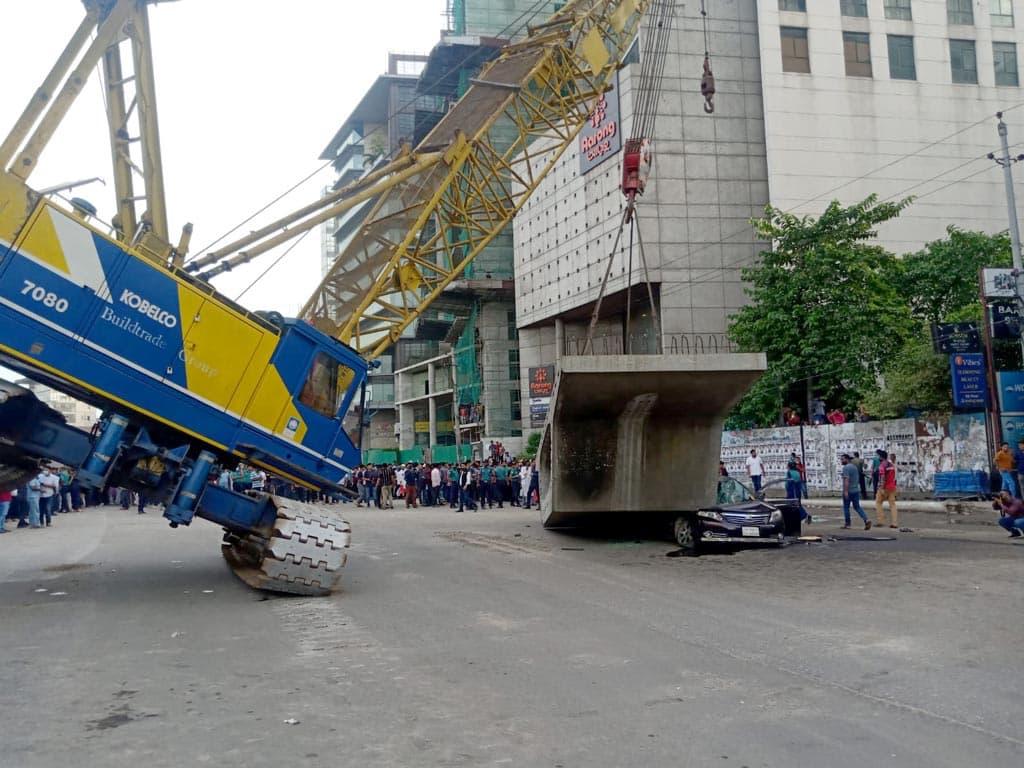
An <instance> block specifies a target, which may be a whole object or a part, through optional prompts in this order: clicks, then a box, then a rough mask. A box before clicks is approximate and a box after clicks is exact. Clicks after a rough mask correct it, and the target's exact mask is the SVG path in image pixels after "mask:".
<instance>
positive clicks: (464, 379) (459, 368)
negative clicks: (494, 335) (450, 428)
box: [455, 303, 481, 413]
mask: <svg viewBox="0 0 1024 768" xmlns="http://www.w3.org/2000/svg"><path fill="white" fill-rule="evenodd" d="M476 324H477V305H476V303H474V304H473V308H472V309H471V310H470V312H469V317H468V318H467V319H466V328H465V330H463V332H462V335H461V336H460V337H459V340H458V341H457V342H455V395H456V398H455V402H456V403H457V404H458V405H459V409H460V413H461V411H462V409H463V407H469V406H472V405H479V403H480V388H481V386H480V367H479V366H478V365H477V361H476V330H477V329H476Z"/></svg>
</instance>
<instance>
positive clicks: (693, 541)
mask: <svg viewBox="0 0 1024 768" xmlns="http://www.w3.org/2000/svg"><path fill="white" fill-rule="evenodd" d="M697 531H698V527H697V521H696V519H695V518H694V517H692V516H691V515H679V517H677V518H676V520H675V523H673V524H672V538H673V539H675V542H676V544H678V545H679V548H680V549H684V550H686V551H687V552H694V551H696V549H697Z"/></svg>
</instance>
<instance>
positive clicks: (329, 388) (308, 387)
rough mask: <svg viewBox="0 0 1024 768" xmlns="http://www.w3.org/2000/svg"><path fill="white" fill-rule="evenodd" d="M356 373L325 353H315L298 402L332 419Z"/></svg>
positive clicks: (336, 413)
mask: <svg viewBox="0 0 1024 768" xmlns="http://www.w3.org/2000/svg"><path fill="white" fill-rule="evenodd" d="M355 377H356V373H355V371H353V370H352V369H351V368H349V367H348V366H346V365H342V364H341V363H339V362H338V361H337V360H335V359H334V358H333V357H331V356H330V355H328V354H326V353H325V352H317V354H316V358H315V359H314V360H313V366H312V367H311V368H310V369H309V375H308V376H307V377H306V383H305V384H303V385H302V392H301V393H300V394H299V402H300V403H302V404H303V405H305V406H308V407H309V408H312V409H313V410H314V411H316V412H318V413H322V414H323V415H324V416H327V417H329V418H332V419H333V418H334V417H335V416H337V415H338V409H339V408H341V403H342V401H343V400H344V399H345V395H346V393H347V392H348V388H349V385H350V384H351V383H352V381H353V379H355Z"/></svg>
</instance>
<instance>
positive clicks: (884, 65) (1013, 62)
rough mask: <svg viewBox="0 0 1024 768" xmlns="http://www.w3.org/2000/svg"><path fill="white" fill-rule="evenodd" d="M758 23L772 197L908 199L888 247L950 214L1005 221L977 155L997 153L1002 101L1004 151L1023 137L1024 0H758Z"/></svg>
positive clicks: (968, 221) (1002, 203)
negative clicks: (1023, 48)
mask: <svg viewBox="0 0 1024 768" xmlns="http://www.w3.org/2000/svg"><path fill="white" fill-rule="evenodd" d="M715 5H717V3H709V6H715ZM1015 5H1016V6H1017V10H1018V11H1021V14H1020V15H1018V16H1016V17H1015V14H1014V6H1015ZM712 12H713V11H712ZM757 22H758V29H759V32H760V37H759V51H760V59H761V81H762V90H763V105H764V128H765V143H766V146H767V150H768V151H767V156H768V183H769V193H770V197H771V202H772V204H773V205H775V206H776V207H779V208H782V209H784V210H788V211H792V212H795V213H803V214H812V215H813V214H817V213H820V212H821V210H822V208H823V207H824V206H825V205H826V204H827V203H828V202H829V201H830V200H831V199H833V198H839V199H840V200H841V201H842V202H843V203H851V202H854V201H858V200H861V199H863V198H865V197H867V196H868V195H869V194H872V193H877V194H878V195H879V197H880V198H881V199H899V198H902V197H905V196H908V195H913V196H914V197H915V198H916V200H915V202H914V203H913V204H912V205H911V206H910V207H909V208H908V209H907V210H906V211H904V213H903V214H902V215H901V216H900V217H899V219H898V220H896V221H894V222H891V223H890V224H888V225H886V226H885V227H884V228H883V229H882V230H881V231H880V232H879V237H880V241H881V244H882V245H884V246H885V247H886V248H888V249H889V250H891V251H893V252H895V253H897V254H903V253H908V252H912V251H915V250H918V249H919V248H920V247H921V246H922V245H923V244H924V243H925V242H928V241H930V240H936V239H940V238H942V237H944V236H945V230H946V227H947V226H948V225H950V224H956V225H957V226H959V227H962V228H966V229H978V230H984V231H988V232H996V231H1000V230H1004V229H1006V228H1007V226H1008V223H1007V221H1008V219H1007V209H1006V196H1005V191H1004V186H1003V175H1002V171H1001V169H1000V168H999V167H998V166H997V165H996V164H995V163H994V162H993V161H991V160H989V159H988V157H987V155H988V153H989V152H996V153H997V155H998V153H999V137H998V135H997V132H996V123H997V120H996V118H995V114H996V113H997V112H1000V111H1002V112H1004V113H1005V121H1006V123H1007V125H1008V127H1009V138H1010V143H1011V144H1012V145H1015V147H1011V153H1015V154H1019V153H1020V151H1021V147H1022V146H1024V109H1022V108H1021V107H1024V92H1022V91H1021V89H1020V75H1019V67H1018V60H1017V51H1018V49H1019V47H1020V45H1021V44H1022V43H1024V32H1022V30H1021V29H1020V26H1019V25H1020V24H1024V4H1022V3H1016V4H1015V3H1014V2H1013V1H1012V0H982V1H980V2H977V1H972V0H758V2H757ZM1021 170H1022V171H1024V169H1021Z"/></svg>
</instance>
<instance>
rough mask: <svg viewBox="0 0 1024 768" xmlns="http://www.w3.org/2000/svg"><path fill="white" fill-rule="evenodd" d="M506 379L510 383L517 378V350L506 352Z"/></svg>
mask: <svg viewBox="0 0 1024 768" xmlns="http://www.w3.org/2000/svg"><path fill="white" fill-rule="evenodd" d="M508 378H509V380H511V381H516V380H517V379H518V378H519V350H518V349H510V350H509V351H508Z"/></svg>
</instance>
